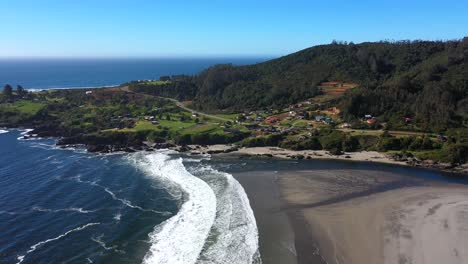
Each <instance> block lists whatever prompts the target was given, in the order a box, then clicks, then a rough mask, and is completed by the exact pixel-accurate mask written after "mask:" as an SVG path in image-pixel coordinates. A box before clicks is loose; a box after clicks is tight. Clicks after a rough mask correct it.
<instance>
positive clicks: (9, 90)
mask: <svg viewBox="0 0 468 264" xmlns="http://www.w3.org/2000/svg"><path fill="white" fill-rule="evenodd" d="M3 94H4V95H5V97H6V98H7V99H11V98H13V87H11V85H9V84H7V85H5V87H3Z"/></svg>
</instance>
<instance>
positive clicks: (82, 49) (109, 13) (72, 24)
mask: <svg viewBox="0 0 468 264" xmlns="http://www.w3.org/2000/svg"><path fill="white" fill-rule="evenodd" d="M467 14H468V2H467V1H466V0H457V1H453V0H445V1H440V0H439V1H433V0H424V1H422V0H413V1H411V0H405V1H403V0H393V1H386V0H384V1H357V0H356V1H350V0H346V1H345V0H343V1H340V0H327V1H316V0H308V1H295V0H288V1H275V0H270V1H263V0H259V1H254V0H235V1H221V0H220V1H204V0H198V1H191V0H186V1H179V0H171V1H158V0H133V1H132V0H126V1H124V0H112V1H110V0H76V1H68V0H40V1H38V0H2V1H1V2H0V17H1V24H0V35H1V36H2V37H1V39H0V57H17V56H22V57H24V56H26V57H28V56H41V57H49V56H52V57H115V56H117V57H185V56H194V57H200V56H265V55H267V56H278V55H285V54H287V53H290V52H294V51H297V50H300V49H303V48H306V47H310V46H313V45H318V44H324V43H330V42H331V41H332V40H333V39H337V40H346V41H354V42H363V41H376V40H382V39H395V40H400V39H457V38H461V37H463V36H466V35H468V15H467Z"/></svg>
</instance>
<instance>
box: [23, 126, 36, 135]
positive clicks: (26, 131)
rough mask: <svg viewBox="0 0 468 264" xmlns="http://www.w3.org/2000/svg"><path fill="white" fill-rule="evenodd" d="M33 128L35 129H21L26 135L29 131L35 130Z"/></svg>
mask: <svg viewBox="0 0 468 264" xmlns="http://www.w3.org/2000/svg"><path fill="white" fill-rule="evenodd" d="M33 130H34V129H30V128H28V129H24V130H22V131H21V135H22V136H24V135H26V134H28V133H29V132H31V131H33Z"/></svg>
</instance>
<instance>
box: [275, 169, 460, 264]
mask: <svg viewBox="0 0 468 264" xmlns="http://www.w3.org/2000/svg"><path fill="white" fill-rule="evenodd" d="M279 179H280V180H279V185H280V189H281V193H282V195H283V198H284V199H285V200H286V204H287V206H286V207H285V209H286V210H293V211H295V212H296V213H299V214H302V215H303V217H304V219H305V222H306V223H307V230H310V232H311V234H312V235H313V238H314V239H315V243H317V244H318V248H319V250H320V251H319V253H320V255H321V256H322V257H323V258H324V259H325V261H326V263H329V264H339V263H349V264H374V263H399V264H410V263H412V264H423V263H434V264H435V263H447V264H451V263H457V264H458V263H468V262H467V261H468V247H467V245H468V189H467V188H466V187H465V186H463V185H457V184H448V183H447V184H445V183H434V182H429V181H428V182H412V181H407V179H406V178H405V177H404V176H403V175H399V174H394V173H389V172H380V171H359V170H356V171H354V170H327V171H321V170H314V171H299V172H286V173H284V175H280V176H279Z"/></svg>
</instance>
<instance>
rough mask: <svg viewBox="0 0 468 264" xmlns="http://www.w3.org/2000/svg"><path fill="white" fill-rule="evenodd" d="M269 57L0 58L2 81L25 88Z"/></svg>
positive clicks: (112, 81)
mask: <svg viewBox="0 0 468 264" xmlns="http://www.w3.org/2000/svg"><path fill="white" fill-rule="evenodd" d="M267 59H269V58H253V57H249V58H221V57H220V58H187V59H184V58H172V59H171V58H160V59H144V58H140V59H139V58H128V59H123V58H113V59H112V58H109V59H105V58H101V59H65V58H57V59H46V58H42V59H41V58H34V59H26V58H25V59H21V58H13V59H5V58H4V59H0V85H1V86H2V87H3V86H4V85H5V84H10V85H13V86H14V87H16V85H22V86H23V87H24V88H26V89H50V88H86V87H104V86H115V85H119V84H122V83H125V82H128V81H133V80H148V79H151V80H152V79H158V78H159V77H160V76H164V75H178V74H188V75H193V74H197V73H199V72H200V71H202V70H204V69H206V68H207V67H209V66H212V65H215V64H225V63H232V64H234V65H246V64H254V63H258V62H263V61H266V60H267Z"/></svg>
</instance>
